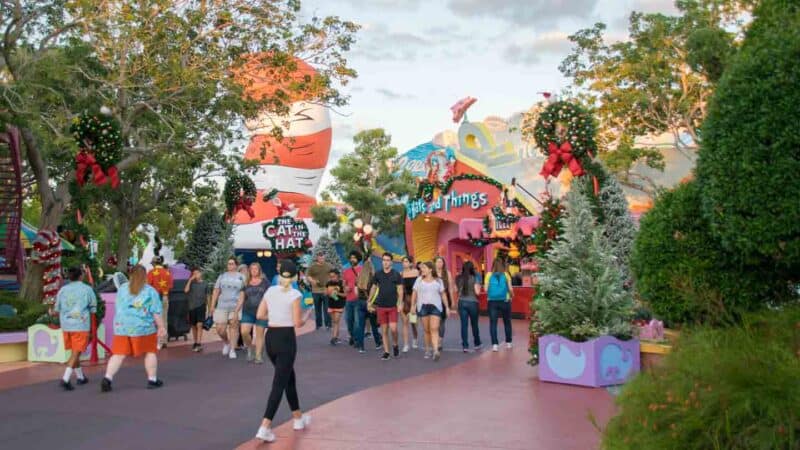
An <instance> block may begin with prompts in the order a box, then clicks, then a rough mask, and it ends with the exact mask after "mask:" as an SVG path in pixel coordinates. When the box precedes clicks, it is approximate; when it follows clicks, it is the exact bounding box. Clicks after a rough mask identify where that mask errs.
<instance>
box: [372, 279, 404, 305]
mask: <svg viewBox="0 0 800 450" xmlns="http://www.w3.org/2000/svg"><path fill="white" fill-rule="evenodd" d="M402 283H403V277H401V276H400V274H399V273H398V272H397V271H396V270H394V269H392V270H391V271H390V272H389V273H386V272H384V271H383V269H381V271H380V272H377V273H376V274H375V275H373V276H372V282H371V285H377V286H378V297H377V298H376V299H375V306H380V307H381V308H391V307H396V306H397V286H398V285H399V284H402Z"/></svg>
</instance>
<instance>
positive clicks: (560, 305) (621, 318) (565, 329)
mask: <svg viewBox="0 0 800 450" xmlns="http://www.w3.org/2000/svg"><path fill="white" fill-rule="evenodd" d="M566 200H567V205H566V215H565V217H564V218H563V219H562V224H563V232H562V234H561V236H560V237H559V239H558V240H557V241H556V243H555V244H554V245H553V247H552V248H551V250H550V251H549V252H548V256H547V258H544V259H542V260H541V262H540V272H539V285H538V295H537V298H536V299H535V301H534V304H535V310H536V319H535V320H534V321H533V324H532V327H533V331H535V332H536V334H537V335H539V336H542V335H545V334H557V335H560V336H563V337H565V338H567V339H570V340H573V341H586V340H588V339H592V338H595V337H598V336H603V335H611V336H616V337H618V338H629V337H630V336H631V334H632V331H633V330H632V324H631V319H632V316H633V297H632V295H631V293H630V292H628V291H627V290H625V289H624V288H623V275H622V271H621V269H620V267H619V265H618V264H616V263H615V256H614V250H613V248H612V246H611V245H610V244H609V241H608V239H607V237H606V236H605V234H604V227H603V226H602V225H601V224H599V223H598V221H597V220H596V219H595V217H594V215H593V214H592V208H591V205H590V202H589V200H588V198H587V196H586V195H584V194H582V193H581V192H580V190H579V189H573V190H572V191H571V192H570V193H569V194H568V195H567V197H566Z"/></svg>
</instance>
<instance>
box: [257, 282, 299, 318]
mask: <svg viewBox="0 0 800 450" xmlns="http://www.w3.org/2000/svg"><path fill="white" fill-rule="evenodd" d="M302 297H303V294H302V293H300V291H298V290H297V289H294V288H291V289H289V290H287V291H285V290H283V288H282V287H280V286H272V287H270V288H269V289H267V292H265V293H264V300H265V301H266V302H267V308H268V311H269V317H268V319H269V326H270V327H293V326H294V302H299V301H300V299H301V298H302Z"/></svg>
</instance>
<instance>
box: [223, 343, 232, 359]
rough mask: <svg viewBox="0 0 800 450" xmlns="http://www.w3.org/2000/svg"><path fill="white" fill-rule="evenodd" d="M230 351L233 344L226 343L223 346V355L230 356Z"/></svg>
mask: <svg viewBox="0 0 800 450" xmlns="http://www.w3.org/2000/svg"><path fill="white" fill-rule="evenodd" d="M230 352H231V346H230V345H228V344H225V345H223V346H222V356H228V354H229V353H230Z"/></svg>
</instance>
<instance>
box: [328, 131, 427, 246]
mask: <svg viewBox="0 0 800 450" xmlns="http://www.w3.org/2000/svg"><path fill="white" fill-rule="evenodd" d="M353 142H354V143H355V149H354V150H353V152H352V153H348V154H346V155H344V156H343V157H342V158H341V159H340V160H339V163H338V164H337V165H336V167H334V168H333V169H332V170H331V175H332V176H333V184H332V185H331V188H330V191H331V193H333V194H335V195H337V196H338V197H340V198H341V200H342V201H343V202H344V203H346V204H348V205H349V206H350V207H351V208H352V209H353V211H354V213H355V214H354V215H355V216H356V217H360V218H361V219H362V220H363V221H364V223H370V224H372V226H373V227H375V229H376V230H377V231H378V232H379V233H385V234H388V235H393V236H396V235H400V234H402V233H403V229H404V226H405V215H404V214H405V207H404V205H403V204H402V203H401V202H400V199H402V198H404V197H406V196H409V195H412V194H413V193H414V192H415V190H416V185H415V184H414V180H413V178H412V177H411V174H410V173H409V172H408V171H403V172H402V173H401V174H399V175H397V174H394V173H393V172H392V171H391V170H390V168H389V165H388V163H389V162H390V161H392V160H393V159H394V158H395V157H396V156H397V149H396V148H395V147H392V146H391V143H392V138H391V136H389V135H388V134H386V132H385V131H384V130H383V129H381V128H377V129H372V130H365V131H361V132H359V133H358V134H356V135H355V137H354V138H353Z"/></svg>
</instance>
